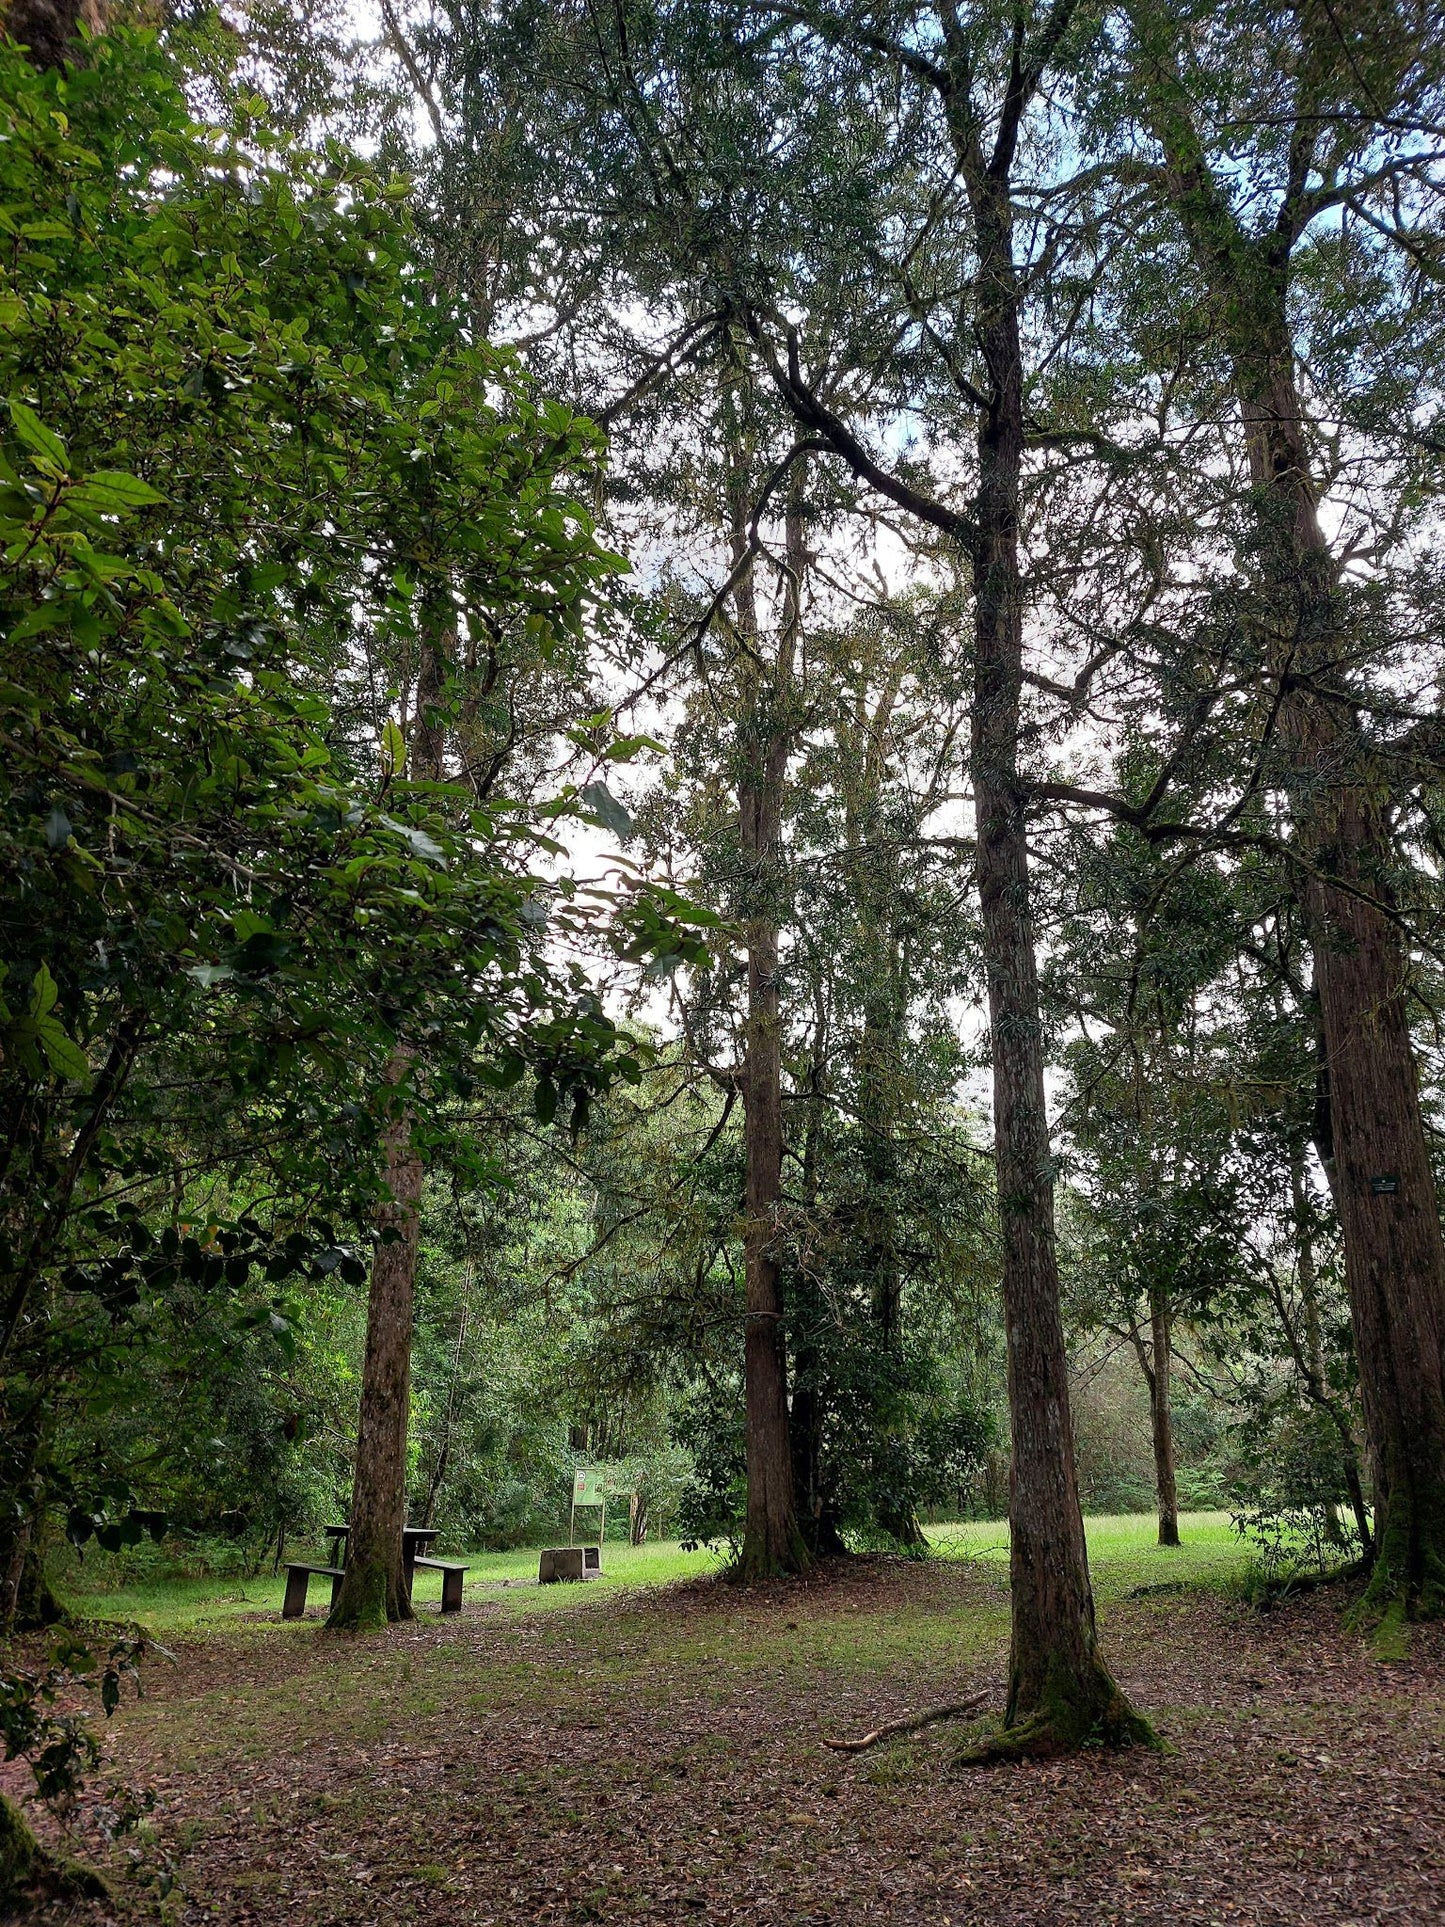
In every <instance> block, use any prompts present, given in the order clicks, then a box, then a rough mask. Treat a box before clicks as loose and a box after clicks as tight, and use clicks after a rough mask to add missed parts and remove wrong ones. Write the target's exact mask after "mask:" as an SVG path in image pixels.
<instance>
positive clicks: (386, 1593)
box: [326, 1559, 412, 1633]
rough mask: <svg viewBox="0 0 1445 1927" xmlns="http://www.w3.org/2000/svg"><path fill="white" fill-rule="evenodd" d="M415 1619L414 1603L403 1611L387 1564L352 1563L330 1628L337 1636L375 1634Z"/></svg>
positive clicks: (348, 1566) (407, 1605) (348, 1567)
mask: <svg viewBox="0 0 1445 1927" xmlns="http://www.w3.org/2000/svg"><path fill="white" fill-rule="evenodd" d="M411 1616H412V1614H411V1602H410V1601H408V1602H407V1604H406V1607H405V1610H403V1608H402V1605H401V1601H400V1598H399V1595H398V1594H397V1592H396V1590H395V1589H394V1588H393V1586H392V1584H391V1574H390V1573H389V1572H388V1571H387V1568H386V1566H385V1564H384V1563H383V1561H381V1560H379V1559H377V1560H366V1561H364V1562H362V1561H356V1562H352V1561H348V1563H347V1568H346V1579H345V1581H344V1583H343V1585H342V1588H341V1591H340V1593H339V1594H338V1595H337V1599H336V1604H335V1605H334V1606H333V1607H332V1608H331V1613H330V1616H329V1617H328V1619H327V1621H326V1626H327V1630H328V1631H329V1632H333V1633H374V1632H380V1631H381V1630H382V1628H383V1627H385V1626H387V1625H390V1624H391V1623H392V1621H394V1620H401V1619H410V1618H411Z"/></svg>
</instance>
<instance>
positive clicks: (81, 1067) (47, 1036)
mask: <svg viewBox="0 0 1445 1927" xmlns="http://www.w3.org/2000/svg"><path fill="white" fill-rule="evenodd" d="M35 1034H36V1036H37V1037H38V1038H39V1039H40V1048H41V1049H42V1050H43V1051H44V1052H45V1060H46V1062H47V1063H48V1064H49V1066H50V1068H51V1070H53V1071H54V1072H55V1074H56V1076H57V1077H72V1078H74V1079H75V1080H76V1081H77V1082H78V1083H82V1084H83V1083H85V1082H86V1081H87V1080H88V1078H89V1077H90V1060H89V1059H88V1058H87V1057H86V1054H85V1052H84V1051H83V1050H82V1049H81V1048H80V1046H79V1044H77V1043H76V1042H75V1041H74V1040H73V1039H72V1038H69V1037H67V1036H66V1034H65V1032H64V1030H63V1029H62V1028H61V1026H60V1025H59V1024H58V1023H57V1022H56V1020H55V1018H53V1017H40V1018H37V1019H36V1023H35Z"/></svg>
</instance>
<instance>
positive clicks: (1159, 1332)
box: [1149, 1288, 1179, 1546]
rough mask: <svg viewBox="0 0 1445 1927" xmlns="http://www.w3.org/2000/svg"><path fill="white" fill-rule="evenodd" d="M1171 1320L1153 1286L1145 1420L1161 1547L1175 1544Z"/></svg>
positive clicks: (1161, 1294) (1162, 1295)
mask: <svg viewBox="0 0 1445 1927" xmlns="http://www.w3.org/2000/svg"><path fill="white" fill-rule="evenodd" d="M1172 1323H1173V1321H1172V1320H1171V1318H1170V1316H1169V1300H1168V1297H1167V1295H1166V1294H1165V1293H1164V1292H1163V1291H1160V1290H1158V1289H1157V1288H1156V1289H1154V1290H1152V1291H1151V1292H1150V1294H1149V1348H1150V1356H1151V1359H1152V1364H1153V1369H1152V1370H1151V1372H1150V1374H1149V1421H1150V1430H1151V1432H1152V1434H1153V1438H1154V1490H1155V1493H1156V1495H1157V1497H1158V1503H1159V1543H1160V1545H1161V1546H1177V1545H1178V1544H1179V1491H1178V1484H1177V1480H1176V1478H1175V1471H1174V1412H1173V1407H1172V1403H1171V1383H1170V1381H1171V1379H1172V1376H1173V1365H1174V1352H1173V1333H1172V1331H1171V1325H1172Z"/></svg>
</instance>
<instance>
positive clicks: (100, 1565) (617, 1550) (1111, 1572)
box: [61, 1512, 1250, 1663]
mask: <svg viewBox="0 0 1445 1927" xmlns="http://www.w3.org/2000/svg"><path fill="white" fill-rule="evenodd" d="M1086 1525H1087V1529H1088V1537H1089V1557H1090V1563H1091V1568H1092V1571H1093V1575H1094V1585H1095V1591H1096V1594H1097V1596H1098V1599H1099V1602H1100V1604H1101V1605H1107V1604H1108V1603H1109V1602H1110V1601H1111V1600H1114V1599H1119V1598H1122V1597H1124V1596H1126V1595H1127V1594H1129V1593H1131V1592H1135V1591H1137V1590H1138V1589H1139V1588H1141V1587H1155V1586H1173V1585H1176V1584H1178V1585H1212V1584H1217V1583H1220V1582H1223V1581H1228V1580H1230V1579H1233V1578H1237V1577H1239V1576H1240V1575H1241V1574H1242V1573H1243V1571H1244V1569H1245V1567H1246V1566H1247V1565H1248V1563H1249V1559H1250V1553H1249V1550H1248V1548H1246V1547H1245V1546H1243V1545H1242V1544H1241V1543H1240V1541H1239V1540H1238V1539H1237V1538H1236V1537H1235V1535H1234V1532H1233V1530H1232V1528H1231V1527H1230V1524H1229V1519H1228V1515H1227V1514H1225V1513H1223V1512H1195V1513H1186V1514H1184V1516H1183V1517H1182V1519H1181V1521H1180V1533H1181V1537H1182V1539H1183V1541H1184V1543H1183V1545H1182V1546H1180V1547H1178V1548H1166V1547H1161V1546H1159V1545H1158V1544H1157V1543H1156V1535H1157V1528H1156V1525H1155V1521H1154V1519H1153V1517H1152V1515H1150V1514H1147V1513H1133V1514H1122V1515H1118V1516H1114V1517H1100V1518H1092V1519H1089V1520H1087V1521H1086ZM929 1537H930V1539H931V1540H932V1542H933V1545H934V1547H935V1550H936V1552H937V1553H938V1555H939V1556H940V1557H942V1558H945V1559H949V1560H962V1561H975V1560H976V1561H978V1562H980V1563H981V1564H982V1565H983V1566H984V1567H985V1568H986V1569H987V1568H989V1567H997V1568H998V1572H999V1577H1000V1578H1001V1579H1006V1576H1007V1562H1008V1526H1007V1524H1006V1523H1005V1522H1003V1521H971V1522H968V1523H966V1524H960V1525H938V1526H933V1527H931V1528H930V1529H929ZM299 1550H300V1549H299V1548H298V1553H299ZM312 1556H316V1555H315V1554H314V1553H313V1555H312ZM459 1556H461V1557H463V1558H465V1559H466V1561H467V1564H468V1565H469V1566H470V1568H471V1570H470V1571H469V1573H468V1574H467V1585H466V1590H467V1593H468V1595H469V1596H471V1597H474V1598H475V1597H483V1598H493V1599H495V1600H497V1601H498V1602H499V1603H501V1604H503V1605H504V1606H505V1608H506V1609H507V1610H508V1611H517V1612H526V1613H532V1612H553V1611H556V1610H557V1609H558V1608H561V1607H569V1608H570V1607H574V1606H576V1605H577V1604H578V1603H579V1600H580V1599H581V1598H582V1597H583V1596H584V1595H583V1594H582V1592H581V1590H580V1589H579V1588H577V1587H574V1586H542V1587H539V1586H536V1585H534V1584H530V1583H528V1582H530V1581H534V1580H535V1579H536V1576H537V1554H536V1551H535V1550H527V1549H524V1550H521V1551H515V1552H473V1553H467V1554H462V1555H459ZM603 1558H604V1565H605V1571H604V1573H603V1577H602V1578H601V1580H597V1581H591V1582H589V1584H588V1586H587V1588H586V1594H587V1595H591V1594H593V1593H594V1592H595V1593H597V1594H599V1595H606V1594H612V1593H615V1591H616V1589H618V1588H619V1587H621V1588H637V1587H644V1586H661V1585H667V1584H670V1583H671V1582H673V1581H675V1580H680V1579H696V1578H701V1577H704V1576H707V1575H709V1574H712V1573H715V1572H717V1571H718V1570H719V1569H720V1566H721V1561H720V1559H719V1557H718V1555H717V1554H715V1553H711V1552H707V1551H697V1552H684V1551H683V1550H682V1548H681V1547H680V1546H679V1545H677V1544H676V1543H673V1542H662V1543H658V1544H653V1545H646V1546H636V1547H634V1546H629V1545H627V1544H625V1543H612V1542H611V1541H609V1543H608V1544H607V1546H606V1548H605V1550H604V1554H603ZM122 1573H123V1569H122ZM117 1578H118V1575H117V1573H116V1568H115V1563H114V1562H113V1561H112V1560H110V1559H109V1557H108V1556H107V1555H106V1554H103V1553H95V1552H92V1553H91V1554H90V1556H89V1558H88V1559H87V1561H86V1562H85V1564H84V1565H83V1566H79V1567H77V1568H75V1569H74V1570H73V1571H72V1572H71V1573H70V1574H69V1575H68V1576H67V1582H66V1583H65V1584H63V1586H62V1588H61V1590H62V1592H63V1594H64V1596H65V1597H66V1599H67V1601H68V1603H69V1604H71V1605H72V1606H73V1607H74V1608H75V1609H76V1610H77V1611H79V1612H80V1613H82V1614H85V1615H93V1616H95V1617H97V1618H104V1619H111V1620H124V1621H127V1622H130V1621H134V1622H135V1623H136V1624H138V1625H140V1626H142V1627H144V1628H145V1629H146V1630H147V1631H148V1632H150V1633H152V1634H153V1635H154V1636H155V1637H156V1638H158V1639H162V1640H164V1639H167V1638H172V1639H187V1638H197V1637H202V1636H204V1635H205V1634H206V1633H208V1632H210V1631H219V1630H221V1629H223V1628H227V1627H229V1628H230V1629H231V1630H233V1631H236V1632H242V1631H244V1630H247V1629H255V1630H258V1631H260V1630H264V1629H265V1628H267V1627H275V1628H276V1629H277V1630H278V1631H279V1630H284V1631H285V1632H288V1633H289V1632H292V1631H294V1630H295V1626H294V1622H293V1624H292V1625H287V1626H284V1627H283V1623H282V1621H281V1617H280V1613H281V1595H282V1593H283V1591H284V1589H285V1578H284V1574H281V1575H277V1576H276V1577H272V1575H271V1574H270V1573H269V1572H263V1573H262V1574H260V1575H258V1576H256V1577H253V1578H246V1579H241V1578H234V1577H228V1578H214V1577H213V1578H190V1577H183V1576H179V1575H173V1574H167V1573H160V1574H154V1575H147V1576H145V1577H144V1578H138V1579H130V1580H127V1579H125V1578H124V1577H120V1578H119V1583H117ZM325 1586H326V1582H325V1581H324V1580H314V1581H313V1582H312V1594H311V1602H312V1604H311V1611H312V1614H313V1617H314V1614H315V1611H316V1609H317V1607H318V1606H320V1605H321V1604H322V1603H323V1602H324V1600H325V1597H326V1593H325ZM414 1598H415V1600H416V1603H417V1605H418V1607H419V1608H420V1609H421V1610H422V1611H423V1612H434V1611H436V1609H437V1607H438V1606H439V1604H440V1601H441V1575H440V1574H439V1573H425V1572H424V1573H421V1574H418V1577H417V1585H416V1590H415V1594H414ZM815 1630H816V1631H817V1632H818V1634H819V1637H820V1639H824V1638H825V1635H826V1639H825V1643H826V1644H828V1646H829V1652H830V1656H831V1657H832V1658H833V1659H834V1660H836V1661H838V1662H840V1663H841V1662H843V1661H844V1659H845V1655H846V1654H847V1653H848V1651H849V1650H850V1649H852V1648H853V1647H854V1646H855V1644H856V1642H855V1641H854V1640H852V1639H851V1638H850V1637H849V1636H848V1634H847V1628H846V1627H839V1628H831V1629H830V1628H829V1627H828V1626H827V1624H826V1622H822V1623H815ZM875 1630H876V1629H875ZM917 1633H918V1629H917V1628H915V1629H914V1632H913V1635H912V1636H917ZM869 1650H870V1651H871V1652H873V1653H875V1654H876V1651H877V1648H876V1644H875V1645H873V1646H872V1647H870V1649H869ZM820 1657H821V1654H820Z"/></svg>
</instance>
